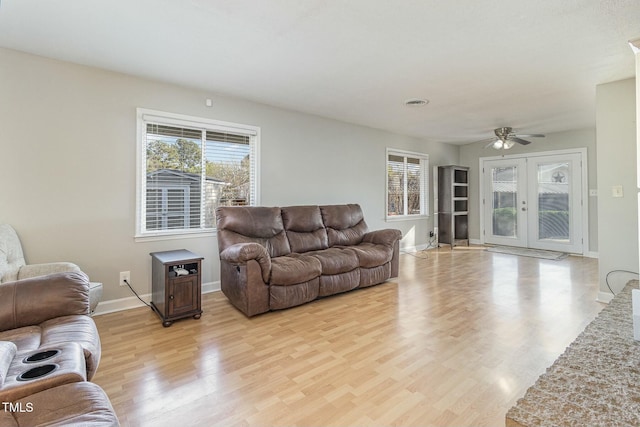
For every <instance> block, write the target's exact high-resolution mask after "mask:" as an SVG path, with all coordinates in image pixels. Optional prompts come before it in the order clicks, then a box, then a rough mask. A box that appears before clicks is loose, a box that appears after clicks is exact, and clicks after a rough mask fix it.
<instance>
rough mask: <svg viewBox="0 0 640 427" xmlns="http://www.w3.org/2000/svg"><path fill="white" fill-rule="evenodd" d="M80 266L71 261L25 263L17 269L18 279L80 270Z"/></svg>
mask: <svg viewBox="0 0 640 427" xmlns="http://www.w3.org/2000/svg"><path fill="white" fill-rule="evenodd" d="M80 271H81V270H80V267H78V266H77V265H75V264H74V263H72V262H48V263H44V264H26V265H23V266H22V267H20V270H18V280H22V279H29V278H31V277H38V276H46V275H48V274H53V273H66V272H80Z"/></svg>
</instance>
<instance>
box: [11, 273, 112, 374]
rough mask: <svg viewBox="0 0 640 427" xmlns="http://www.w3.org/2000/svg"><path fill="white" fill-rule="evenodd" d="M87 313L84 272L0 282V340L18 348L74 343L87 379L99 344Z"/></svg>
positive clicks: (97, 356)
mask: <svg viewBox="0 0 640 427" xmlns="http://www.w3.org/2000/svg"><path fill="white" fill-rule="evenodd" d="M88 314H89V278H88V277H87V276H86V275H85V274H84V273H77V272H71V273H55V274H49V275H47V276H39V277H33V278H30V279H24V280H17V281H15V282H5V283H2V284H0V341H11V342H13V343H15V344H16V345H17V347H18V351H26V350H35V349H38V348H39V347H41V346H47V345H54V344H57V343H65V342H77V343H78V344H80V345H81V346H82V349H83V351H84V355H85V359H86V368H87V378H88V379H91V378H92V377H93V375H94V374H95V372H96V369H97V368H98V363H99V361H100V355H101V346H100V335H99V334H98V330H97V329H96V325H95V323H94V321H93V319H91V317H89V316H88Z"/></svg>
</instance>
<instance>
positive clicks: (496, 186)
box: [491, 166, 518, 237]
mask: <svg viewBox="0 0 640 427" xmlns="http://www.w3.org/2000/svg"><path fill="white" fill-rule="evenodd" d="M491 177H492V183H491V188H492V196H493V197H492V203H493V205H492V218H493V235H494V236H502V237H517V230H518V227H517V225H518V216H517V200H518V198H517V193H516V189H517V168H516V167H515V166H509V167H499V168H492V169H491Z"/></svg>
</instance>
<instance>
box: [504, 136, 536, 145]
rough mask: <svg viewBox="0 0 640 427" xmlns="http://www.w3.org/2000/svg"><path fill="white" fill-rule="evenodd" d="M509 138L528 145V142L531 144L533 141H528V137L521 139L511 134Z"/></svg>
mask: <svg viewBox="0 0 640 427" xmlns="http://www.w3.org/2000/svg"><path fill="white" fill-rule="evenodd" d="M509 139H510V140H511V141H515V142H517V143H518V144H522V145H527V144H531V141H527V140H526V139H520V138H518V137H517V136H510V137H509Z"/></svg>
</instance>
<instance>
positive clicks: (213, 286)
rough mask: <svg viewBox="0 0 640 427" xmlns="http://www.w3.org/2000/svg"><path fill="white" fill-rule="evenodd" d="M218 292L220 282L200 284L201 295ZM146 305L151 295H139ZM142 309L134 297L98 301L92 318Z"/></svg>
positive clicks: (141, 304)
mask: <svg viewBox="0 0 640 427" xmlns="http://www.w3.org/2000/svg"><path fill="white" fill-rule="evenodd" d="M219 290H220V281H219V280H218V281H216V282H209V283H203V284H202V293H203V294H208V293H209V292H216V291H219ZM140 298H142V299H143V300H144V301H145V302H146V303H149V302H150V301H151V294H144V295H140ZM138 307H144V304H143V303H142V302H141V301H140V300H139V299H138V298H136V297H135V296H131V297H127V298H119V299H112V300H108V301H100V303H99V304H98V307H96V311H95V312H94V313H93V315H94V316H100V315H101V314H107V313H115V312H116V311H122V310H130V309H132V308H138Z"/></svg>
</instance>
